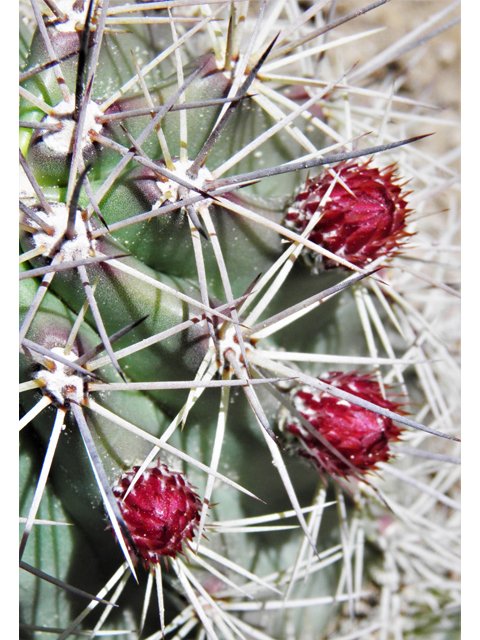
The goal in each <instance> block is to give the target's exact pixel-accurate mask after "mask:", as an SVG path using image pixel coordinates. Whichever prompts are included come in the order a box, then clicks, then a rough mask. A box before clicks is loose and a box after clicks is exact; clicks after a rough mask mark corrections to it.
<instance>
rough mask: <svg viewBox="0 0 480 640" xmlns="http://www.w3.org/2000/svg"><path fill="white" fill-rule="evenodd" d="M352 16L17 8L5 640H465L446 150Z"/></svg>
mask: <svg viewBox="0 0 480 640" xmlns="http://www.w3.org/2000/svg"><path fill="white" fill-rule="evenodd" d="M353 4H354V3H343V5H345V6H343V5H342V7H341V9H340V8H339V7H337V6H336V3H335V2H333V3H328V2H324V3H313V2H307V3H304V2H297V0H286V1H280V0H279V1H276V0H273V1H271V2H270V1H267V2H263V3H262V2H255V1H253V0H252V1H242V2H222V1H220V0H219V1H218V2H205V3H197V2H191V1H187V0H171V1H165V2H149V1H144V2H140V1H138V2H133V3H131V4H126V3H124V2H121V1H120V0H110V1H107V0H103V1H95V0H92V1H91V2H88V1H87V0H58V1H57V2H50V1H49V2H44V3H43V2H40V0H31V2H30V1H29V2H28V3H22V4H21V11H22V13H21V55H22V58H23V62H22V66H21V83H20V84H21V105H20V111H21V113H20V120H21V122H20V164H21V176H22V179H21V194H20V209H21V225H20V226H21V247H22V252H23V253H22V262H21V292H20V316H21V329H20V349H21V354H22V355H21V392H22V393H21V403H22V410H23V413H22V418H21V427H22V431H21V478H20V479H21V492H20V498H21V516H22V518H23V520H22V525H21V543H20V545H21V572H22V573H21V603H22V612H21V623H22V626H21V637H23V638H44V637H52V636H51V634H52V633H54V634H56V637H59V638H66V637H70V636H73V635H75V634H77V633H79V632H81V633H82V634H86V635H87V636H88V637H97V636H100V635H101V636H102V637H112V638H113V637H117V635H119V634H121V637H127V638H129V639H132V640H133V639H140V638H142V639H144V638H149V639H150V640H153V639H159V638H161V637H162V636H163V635H165V636H166V637H169V638H209V640H215V639H218V640H224V639H225V640H230V639H233V638H248V639H250V638H252V639H253V638H255V639H257V638H258V639H264V640H266V639H273V638H275V639H277V638H278V639H280V638H285V639H293V638H295V639H298V640H300V639H302V640H309V639H310V638H312V639H313V638H323V637H325V638H327V637H328V638H331V639H332V640H334V639H338V640H340V638H346V637H349V638H350V637H352V638H356V637H371V638H375V639H377V638H378V639H379V640H380V639H381V640H387V639H389V638H397V637H400V635H401V634H403V636H402V637H405V638H410V637H412V638H413V637H414V636H415V637H417V635H418V634H421V633H423V634H424V637H428V638H434V639H437V638H438V640H441V639H444V638H445V639H446V638H453V637H456V635H455V634H457V633H458V628H457V627H458V606H459V598H458V581H457V574H458V544H459V536H458V524H457V514H458V502H457V499H458V464H457V463H458V450H457V446H458V443H457V441H456V440H457V438H458V435H459V434H458V423H457V421H456V416H457V409H458V407H457V402H458V391H457V389H458V375H457V371H458V361H457V355H458V354H457V352H456V345H455V344H454V343H453V342H452V341H450V340H449V338H448V336H446V335H445V329H444V327H445V326H447V327H448V326H449V325H448V323H449V322H451V325H452V326H453V327H454V330H456V329H455V327H456V324H455V323H456V316H455V303H456V301H457V299H458V291H457V288H456V277H457V274H456V268H457V266H458V265H457V264H456V261H455V255H456V254H455V243H456V241H457V237H456V231H457V210H456V206H457V205H456V199H455V198H456V195H457V191H456V182H455V177H456V172H455V167H454V161H453V160H452V158H453V159H454V156H455V154H454V153H447V151H450V149H448V150H445V154H444V155H440V156H439V157H436V156H434V155H433V154H432V153H431V151H429V141H428V140H421V139H420V138H421V137H422V136H423V135H424V134H428V133H431V131H432V128H433V129H435V125H436V124H438V126H447V125H445V123H444V122H443V121H441V120H440V119H439V118H437V116H432V115H431V114H430V112H429V111H428V110H427V107H426V106H425V105H424V104H423V103H424V100H422V96H417V95H414V96H413V97H411V96H404V95H401V92H399V87H398V86H396V85H395V81H396V82H397V85H399V84H401V81H402V80H404V79H405V78H404V77H403V76H402V75H401V74H400V75H398V76H397V77H395V75H392V74H393V72H390V71H386V70H385V69H386V65H392V63H393V62H395V61H396V60H397V57H398V58H401V56H402V55H403V53H404V50H403V48H402V47H403V46H404V45H403V44H402V42H403V41H401V40H400V38H399V37H398V38H397V37H396V35H395V34H394V36H393V38H392V40H391V41H390V42H391V45H390V47H387V46H386V45H384V46H383V47H380V48H379V50H378V51H377V52H376V53H370V54H369V58H368V59H366V60H361V62H360V63H359V64H357V65H356V66H355V67H354V68H351V67H350V68H348V67H344V64H346V63H345V60H346V59H349V58H350V56H351V54H350V53H349V52H350V51H351V50H352V48H353V49H354V50H355V48H356V47H357V46H358V47H359V48H360V45H361V43H362V42H364V41H365V42H369V41H372V40H373V41H375V38H376V37H377V36H376V34H377V31H376V30H369V29H368V28H367V27H366V26H365V24H366V23H362V19H363V18H365V19H366V20H368V19H369V20H373V18H372V16H375V15H376V12H378V11H382V10H383V11H387V12H388V11H389V10H391V9H392V7H394V6H395V3H394V2H392V3H385V2H375V3H373V4H372V5H370V6H368V7H364V8H363V10H362V11H361V12H360V14H359V12H358V11H357V9H358V7H354V6H353ZM382 5H386V6H383V7H382ZM454 8H455V3H453V4H452V6H448V7H446V8H444V9H442V10H441V11H439V12H438V13H437V14H434V15H433V14H432V16H431V18H432V24H436V23H437V22H440V23H441V22H442V21H443V23H445V24H447V22H446V21H447V20H448V19H449V17H450V16H449V12H450V11H452V10H453V9H454ZM342 11H343V13H342ZM380 15H381V14H380ZM384 15H385V14H384ZM381 20H382V18H379V21H378V22H377V25H381V24H382V22H381ZM432 29H433V27H432ZM412 33H414V32H412ZM427 35H432V36H433V35H434V31H433V30H432V31H430V32H428V31H427ZM420 38H421V36H420V35H418V36H417V35H409V36H408V37H407V42H408V43H409V45H410V46H411V48H412V49H413V50H414V51H418V50H419V49H418V47H419V46H420ZM427 41H428V39H427ZM366 50H368V47H366ZM405 73H407V68H405ZM392 85H393V86H394V90H393V91H392ZM425 113H427V114H428V115H425ZM427 122H428V126H427V125H426V123H427ZM447 124H448V123H447ZM367 133H368V134H369V135H368V136H367V137H365V139H364V136H365V134H367ZM367 161H368V162H367ZM393 167H394V168H393ZM393 174H394V175H395V178H393V177H392V176H393ZM352 176H354V178H352ZM407 183H408V185H407ZM445 200H446V201H447V202H448V207H449V210H448V212H445V208H446V207H445ZM302 203H303V204H302ZM305 203H308V207H307V205H306V204H305ZM307 208H308V216H305V217H304V218H302V220H301V225H299V224H298V220H299V217H300V214H301V216H303V214H304V212H305V211H306V210H307ZM436 211H440V213H436V216H437V217H441V219H442V221H443V222H441V223H440V224H439V225H438V226H436V227H435V226H434V225H433V224H432V223H431V218H430V217H428V214H432V213H435V212H436ZM407 214H408V215H407ZM367 219H368V225H366V224H365V220H367ZM432 219H433V216H432ZM322 225H323V226H322ZM438 229H440V231H438ZM440 320H442V321H443V322H444V323H445V324H440V323H439V321H440ZM334 371H336V372H338V371H342V372H343V374H340V373H333V372H334ZM342 376H343V377H344V378H345V379H348V380H350V381H351V380H352V379H353V378H355V376H357V378H356V380H357V386H355V384H354V383H350V382H349V384H348V385H340V384H338V385H336V384H334V383H333V381H335V380H336V379H337V378H338V377H340V378H342ZM342 379H343V378H342ZM359 380H360V381H361V382H358V381H359ZM367 380H368V383H367ZM371 385H374V389H375V391H373V387H372V386H371ZM367 386H368V393H367V392H366V390H365V389H366V387H367ZM299 390H300V395H299ZM302 394H303V396H302ZM302 397H303V404H302V402H301V401H299V400H298V398H302ZM325 397H327V398H329V399H330V400H331V401H332V403H333V405H332V406H334V407H335V408H334V409H333V410H332V411H333V415H334V417H335V420H336V421H338V422H339V423H340V421H342V420H346V421H348V420H350V419H352V420H353V418H350V417H349V416H351V415H353V414H355V416H356V418H355V420H356V423H355V428H354V429H353V430H352V429H349V428H347V429H346V430H344V431H342V430H341V429H340V428H339V427H338V428H337V427H336V425H334V426H333V428H332V429H330V432H329V435H328V436H327V435H324V434H323V432H322V429H321V428H320V427H317V423H316V422H315V421H314V417H315V420H317V417H316V414H315V416H314V412H315V411H316V410H317V409H318V405H319V404H320V399H321V398H325ZM345 407H348V408H349V409H352V407H353V409H352V411H351V412H349V411H345V410H344V408H345ZM372 412H373V413H372ZM372 415H373V422H374V423H375V424H376V425H381V427H380V430H381V434H380V435H379V434H378V432H375V433H374V434H373V435H372V432H371V431H368V432H366V433H365V432H364V426H365V421H363V422H362V420H363V418H362V416H368V420H367V421H368V422H369V423H372V419H371V418H372ZM358 416H360V418H358ZM309 420H310V421H309ZM387 424H388V425H389V426H388V429H387V427H385V426H382V425H387ZM285 425H288V428H287V429H285V428H282V426H285ZM292 425H293V426H292ZM372 428H373V427H372ZM387 431H388V432H389V433H390V436H387V435H385V433H386V432H387ZM287 432H288V433H287ZM300 432H301V433H302V434H303V435H302V438H303V445H302V444H301V443H300V445H299V442H298V439H297V442H296V444H295V446H293V447H292V446H291V445H292V441H291V438H292V437H293V438H294V437H297V436H298V434H299V433H300ZM332 432H333V434H334V437H333V436H331V434H332ZM305 434H306V435H305ZM342 434H343V435H342ZM345 434H346V435H345ZM287 435H288V436H289V437H288V438H287ZM385 438H386V439H387V440H390V441H389V442H388V443H385ZM315 442H319V443H321V446H322V447H324V449H322V453H321V454H318V453H317V454H316V455H317V458H316V463H315V465H312V464H310V463H309V457H310V458H311V455H296V454H295V455H291V456H289V455H288V450H289V449H292V450H293V451H294V452H297V453H298V451H299V446H300V447H301V446H303V447H304V451H303V454H305V447H307V448H308V449H309V451H310V453H311V451H314V450H315V451H318V450H317V445H316V444H315ZM305 443H307V444H305ZM387 444H388V447H387ZM318 447H320V444H319V445H318ZM325 447H326V449H325ZM326 451H328V453H326ZM350 452H352V453H351V454H350ZM369 455H373V456H374V459H373V462H374V464H372V465H371V464H370V463H369V462H368V456H369ZM345 456H347V457H345ZM327 458H328V460H330V461H331V460H332V459H333V460H334V462H328V463H326V462H325V460H327ZM389 458H391V459H390V460H389ZM322 461H323V462H322ZM358 461H360V462H358ZM152 469H156V470H157V471H155V472H153V471H152ZM152 474H153V475H152ZM150 477H155V478H156V480H155V482H154V485H152V486H150V487H149V489H148V490H145V492H144V489H143V485H142V483H143V482H145V483H146V482H148V479H149V478H150ZM120 478H123V479H125V478H128V483H129V484H128V487H126V486H123V484H122V482H123V480H120ZM137 481H138V487H137V490H136V489H135V486H134V485H135V482H137ZM120 485H121V486H122V491H120V489H119V486H120ZM152 487H153V488H152ZM123 490H125V492H127V491H131V495H132V496H134V497H135V500H137V499H138V503H136V505H137V506H138V508H137V506H135V509H132V511H129V512H128V515H127V510H126V508H125V505H126V504H127V500H128V497H127V496H126V495H125V493H124V492H123ZM167 491H169V492H170V493H169V494H166V493H165V492H167ZM167 495H168V496H170V497H171V499H170V497H165V496H167ZM197 495H198V498H197ZM131 502H132V504H133V502H134V500H133V498H132V499H131ZM152 504H155V505H156V507H155V509H156V513H155V514H153V515H152V514H151V505H152ZM177 504H183V505H184V509H185V515H184V516H182V515H181V513H180V509H177V508H176V507H175V508H174V507H173V506H171V505H177ZM182 508H183V507H182ZM170 510H171V512H172V513H173V514H174V515H172V516H169V518H170V519H168V518H167V515H165V514H166V513H167V512H168V513H169V512H170ZM149 514H150V515H149ZM187 515H188V517H187ZM150 517H151V518H152V522H150V521H149V522H147V519H148V518H150ZM162 518H163V519H162ZM185 518H186V520H185V521H184V519H185ZM284 520H285V523H284ZM65 525H68V526H65ZM107 529H111V530H112V531H113V533H114V536H115V537H116V540H117V542H118V544H116V542H115V539H114V537H112V534H111V532H109V531H108V530H107ZM160 529H161V530H162V531H163V534H160V533H158V534H157V533H155V535H158V540H159V541H158V544H156V543H155V541H154V540H153V541H151V540H150V539H148V540H147V538H148V536H151V535H153V534H152V533H151V532H152V531H155V532H157V531H159V530H160ZM138 532H146V533H144V534H142V533H140V534H139V533H138ZM165 532H168V536H169V537H170V540H169V541H166V540H164V539H163V538H162V535H167V533H165ZM185 532H186V533H185ZM184 533H185V535H184ZM142 535H143V536H144V539H142V540H141V539H140V537H141V536H142ZM139 536H140V537H139ZM185 538H186V539H185ZM160 541H161V542H160ZM144 544H145V545H150V544H152V545H153V546H151V547H150V548H151V549H154V551H152V552H151V555H149V556H148V554H147V552H146V551H142V549H144V548H146V547H144ZM155 550H156V551H155ZM146 554H147V556H148V557H149V558H152V560H151V561H148V562H145V563H144V564H146V567H145V568H146V570H145V568H144V566H143V564H142V562H138V558H142V559H143V560H145V558H146V557H147V556H146ZM162 556H163V559H162ZM164 560H165V562H164ZM162 564H163V566H162ZM167 569H168V570H167ZM132 576H133V577H132ZM52 580H53V582H54V584H52ZM78 590H82V593H80V592H79V591H78ZM155 591H156V594H157V595H156V596H155ZM113 605H115V606H113ZM362 634H363V635H362Z"/></svg>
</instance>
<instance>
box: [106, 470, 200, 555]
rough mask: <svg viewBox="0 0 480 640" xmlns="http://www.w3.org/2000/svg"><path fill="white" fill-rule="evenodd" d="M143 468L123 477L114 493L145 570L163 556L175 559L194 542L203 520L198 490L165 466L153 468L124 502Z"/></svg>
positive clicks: (142, 477)
mask: <svg viewBox="0 0 480 640" xmlns="http://www.w3.org/2000/svg"><path fill="white" fill-rule="evenodd" d="M138 469H139V467H133V468H132V469H130V470H129V471H126V472H125V473H123V474H122V476H121V477H120V479H119V481H118V483H117V485H116V486H115V487H113V493H114V495H115V497H116V498H117V500H118V503H119V507H120V510H121V512H122V514H123V517H124V519H125V523H126V525H127V528H128V530H129V532H130V534H131V536H132V539H133V542H134V543H135V547H136V551H137V553H138V555H139V556H140V557H141V558H142V559H143V562H144V564H145V567H149V566H150V565H152V564H156V563H158V562H159V561H160V557H161V556H170V557H172V558H175V556H176V555H177V553H183V544H184V542H185V541H186V540H192V538H193V536H194V535H195V531H196V528H197V525H198V523H199V521H200V514H199V511H200V508H201V506H202V505H201V502H200V500H199V499H198V496H197V494H196V493H195V492H194V487H192V485H191V484H190V483H189V482H188V481H187V480H185V479H184V477H183V474H181V473H180V472H178V471H170V470H169V469H168V467H167V466H166V465H164V464H161V465H160V466H153V465H150V467H148V468H147V469H146V470H145V471H144V473H143V475H142V476H141V477H140V478H139V479H138V481H137V482H136V483H135V486H134V487H133V489H132V491H130V493H129V494H128V496H127V497H126V498H125V500H123V497H124V495H125V494H126V492H127V489H128V487H129V486H130V483H131V482H132V480H133V478H134V477H135V475H136V473H137V471H138Z"/></svg>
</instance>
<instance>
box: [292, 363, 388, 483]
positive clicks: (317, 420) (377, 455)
mask: <svg viewBox="0 0 480 640" xmlns="http://www.w3.org/2000/svg"><path fill="white" fill-rule="evenodd" d="M324 381H325V382H328V383H329V384H331V385H332V386H334V387H336V388H337V389H340V390H342V391H347V392H348V393H352V394H353V395H355V396H357V397H359V398H362V399H363V400H367V401H369V402H372V403H374V404H376V405H378V406H379V407H382V408H384V409H389V410H390V411H395V412H398V410H399V406H400V405H399V404H397V403H394V402H391V401H390V400H386V399H385V398H383V396H382V394H381V391H380V387H379V385H378V383H377V382H376V381H375V380H374V379H373V378H372V376H371V375H370V374H359V373H355V372H354V373H341V372H338V371H336V372H331V373H329V374H328V375H327V377H326V378H325V379H324ZM292 402H293V404H294V406H295V408H296V409H297V410H298V411H299V412H300V413H301V414H302V416H303V417H304V418H306V419H307V420H308V421H309V423H310V424H311V426H312V427H313V428H314V429H315V431H317V432H318V433H319V434H320V435H321V436H323V437H324V438H325V439H326V440H327V441H328V442H329V443H330V444H331V445H333V446H334V447H335V448H336V449H337V451H338V452H339V453H341V454H342V455H343V456H344V457H345V458H346V459H348V460H349V462H350V463H351V464H352V465H353V466H354V467H355V468H356V469H357V470H358V471H361V472H367V471H371V470H373V469H375V467H376V464H377V463H378V462H387V461H388V459H389V457H390V451H389V445H390V442H392V441H395V440H398V437H399V435H400V433H401V430H400V429H399V428H398V427H397V426H395V424H394V423H393V422H392V420H391V419H390V418H386V417H384V416H382V415H379V414H376V413H374V412H373V411H369V410H368V409H364V408H362V407H360V406H358V405H355V404H352V403H350V402H348V401H346V400H342V399H340V398H336V397H334V396H332V395H330V394H329V393H327V392H325V391H320V390H318V389H314V388H312V387H306V386H304V387H300V388H298V387H297V388H296V389H294V390H293V391H292ZM282 422H283V424H282V425H281V429H282V430H283V431H284V432H288V433H290V434H292V435H293V436H295V438H294V441H293V448H294V450H295V451H296V453H298V454H299V455H301V456H303V457H304V458H307V459H308V460H309V461H310V462H311V463H312V464H313V465H314V466H315V467H316V468H317V469H318V470H319V471H320V472H327V473H329V474H330V475H340V476H348V475H352V474H353V470H352V468H351V467H350V466H348V465H347V464H346V463H345V462H343V461H342V460H340V459H339V458H338V457H337V456H336V455H335V454H334V453H333V451H331V450H330V449H329V448H327V447H326V446H325V445H324V444H323V443H322V442H320V440H318V439H317V438H316V437H315V435H314V434H312V433H310V432H309V431H308V430H307V429H306V427H305V426H304V425H303V424H302V423H301V422H300V421H299V420H298V419H297V418H295V417H292V416H291V415H289V416H288V417H287V418H286V419H283V420H282Z"/></svg>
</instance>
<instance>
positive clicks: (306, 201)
mask: <svg viewBox="0 0 480 640" xmlns="http://www.w3.org/2000/svg"><path fill="white" fill-rule="evenodd" d="M369 164H370V163H369V162H366V163H364V164H358V163H356V162H342V163H340V164H338V165H337V166H336V167H335V172H336V173H337V174H338V175H339V176H340V179H341V180H342V181H343V182H344V184H345V185H346V186H347V187H348V190H347V189H346V188H345V186H344V185H343V184H341V182H339V181H337V183H336V184H335V186H334V187H333V189H332V191H331V193H330V196H329V198H328V199H327V201H326V202H325V204H324V206H323V211H322V214H321V217H320V220H319V221H318V222H317V224H316V225H315V227H314V228H313V230H312V231H311V232H310V234H309V236H308V239H309V240H311V241H312V242H314V243H315V244H318V245H319V246H321V247H323V248H324V249H328V251H331V252H332V253H335V254H336V255H338V256H340V257H342V258H344V259H346V260H348V261H349V262H351V263H353V264H354V265H356V266H358V267H365V266H366V265H367V264H368V263H369V262H372V261H373V260H375V259H376V258H378V257H380V256H391V255H393V254H395V253H397V252H398V251H399V250H400V249H401V248H402V245H403V243H404V242H405V239H406V238H407V237H408V236H409V235H410V234H409V233H407V232H406V231H405V226H406V216H407V213H408V211H409V209H407V203H406V201H405V200H404V197H403V196H404V195H406V194H403V195H402V189H401V186H400V185H399V184H398V183H397V182H396V179H395V167H394V166H393V165H392V166H390V167H387V168H386V169H383V170H379V169H376V168H375V167H370V166H369ZM332 181H333V177H332V176H331V175H330V174H329V173H328V172H324V173H323V174H321V175H320V176H317V177H316V178H312V179H311V180H307V182H306V183H305V184H304V185H303V187H302V188H301V190H300V192H299V193H298V195H297V197H296V198H295V200H294V202H293V203H292V204H291V206H290V207H289V208H288V210H287V213H286V216H285V219H284V225H285V226H287V227H289V228H290V229H293V230H294V231H296V232H297V233H302V232H303V231H304V229H305V227H306V226H307V225H308V223H309V221H310V220H311V218H312V216H313V215H314V214H315V212H316V211H317V210H318V208H319V206H320V202H321V200H322V198H323V197H324V195H325V194H326V192H327V190H328V188H329V187H330V186H331V184H332ZM302 255H303V256H304V259H305V261H306V262H307V264H309V266H312V267H314V268H316V269H318V268H322V267H323V268H324V269H332V268H334V267H337V266H339V265H338V263H337V262H335V261H334V260H331V259H329V258H325V257H323V256H322V255H321V254H319V253H315V252H313V251H310V250H309V249H305V250H304V252H303V253H302Z"/></svg>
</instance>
